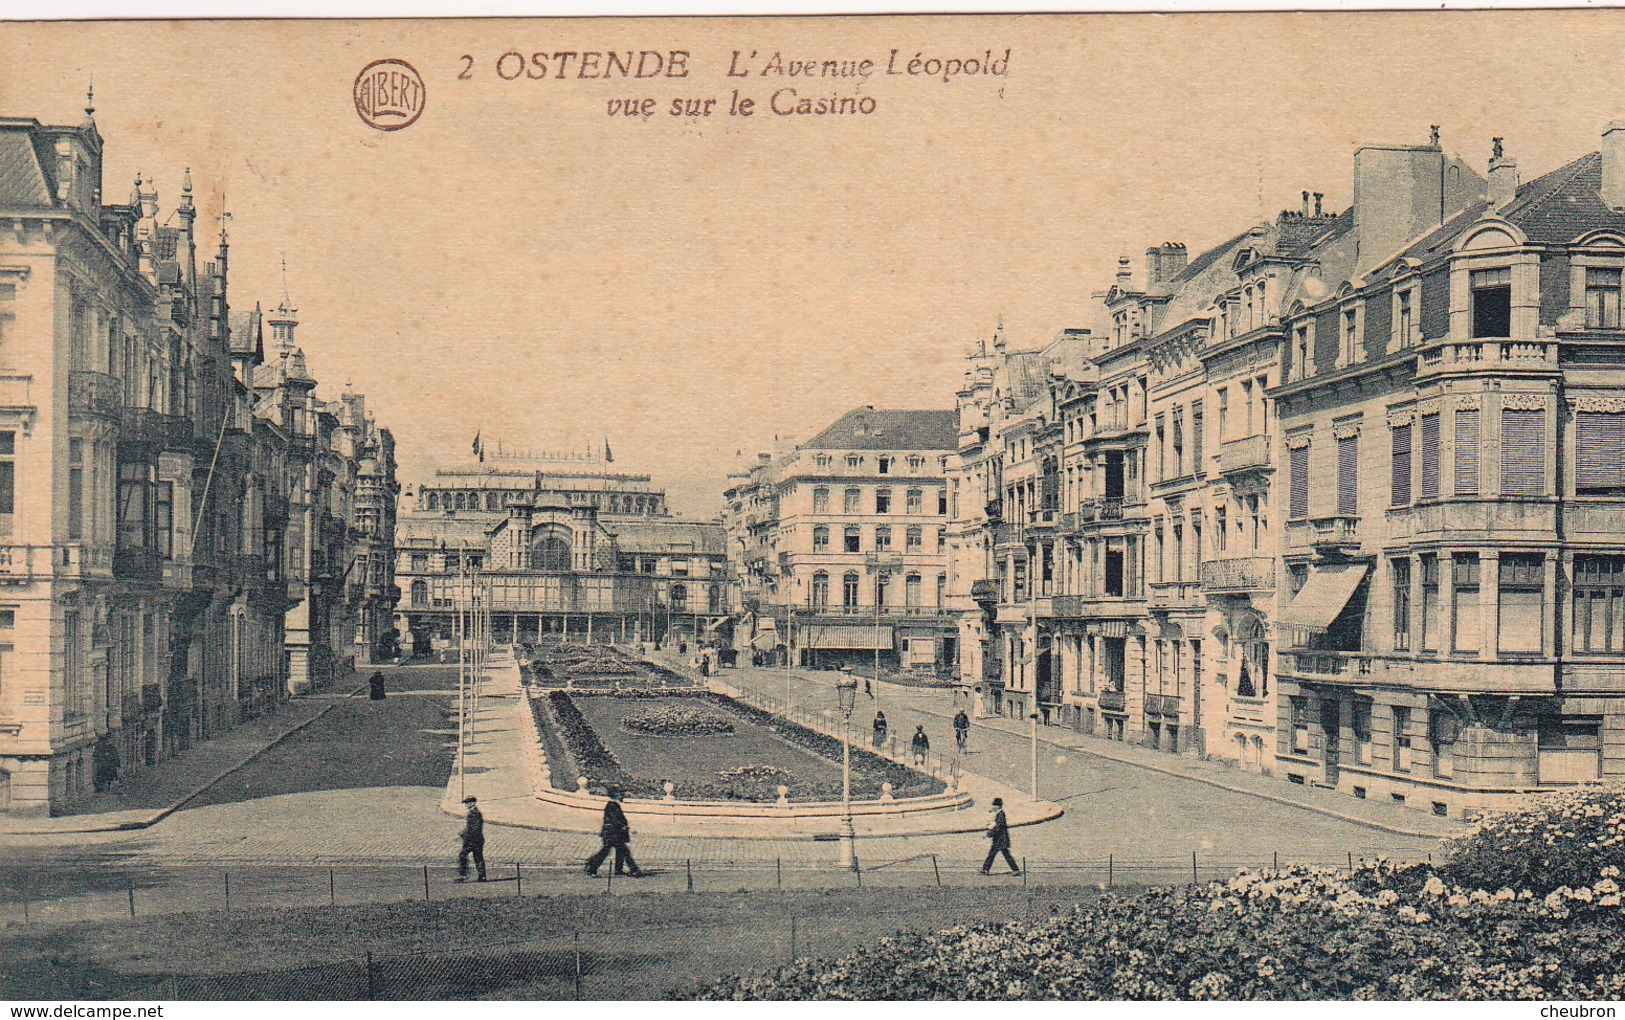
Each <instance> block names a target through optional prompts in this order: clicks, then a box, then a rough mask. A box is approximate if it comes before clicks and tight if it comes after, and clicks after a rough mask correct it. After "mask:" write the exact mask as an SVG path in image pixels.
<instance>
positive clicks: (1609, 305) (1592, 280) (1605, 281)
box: [1586, 269, 1620, 329]
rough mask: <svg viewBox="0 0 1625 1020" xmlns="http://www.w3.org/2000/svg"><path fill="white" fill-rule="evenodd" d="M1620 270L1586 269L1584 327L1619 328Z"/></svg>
mask: <svg viewBox="0 0 1625 1020" xmlns="http://www.w3.org/2000/svg"><path fill="white" fill-rule="evenodd" d="M1619 278H1620V271H1619V270H1618V269H1587V270H1586V328H1587V329H1618V328H1619V290H1620V279H1619Z"/></svg>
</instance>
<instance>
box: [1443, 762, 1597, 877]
mask: <svg viewBox="0 0 1625 1020" xmlns="http://www.w3.org/2000/svg"><path fill="white" fill-rule="evenodd" d="M1445 854H1446V857H1447V858H1448V863H1447V864H1446V865H1445V867H1444V869H1443V874H1444V876H1445V877H1446V878H1448V879H1450V880H1451V881H1453V882H1456V883H1458V884H1460V885H1464V886H1476V887H1479V888H1485V889H1497V888H1500V887H1502V886H1508V887H1511V888H1513V889H1529V890H1531V891H1532V892H1534V893H1535V894H1537V895H1542V896H1543V895H1545V894H1546V893H1549V892H1552V891H1553V890H1555V889H1558V888H1559V887H1561V886H1572V887H1579V886H1584V885H1587V884H1589V883H1590V882H1592V881H1593V880H1595V879H1596V878H1597V876H1598V874H1599V871H1600V869H1602V868H1603V867H1606V866H1608V865H1618V864H1621V863H1625V787H1622V786H1620V785H1618V784H1612V785H1608V786H1592V787H1584V788H1578V789H1574V790H1566V791H1563V792H1561V793H1548V794H1540V795H1538V796H1536V797H1531V798H1530V799H1529V800H1528V802H1527V803H1525V804H1524V805H1523V806H1522V807H1519V808H1515V809H1512V810H1508V811H1501V812H1496V813H1493V814H1491V815H1488V816H1486V817H1485V818H1483V819H1481V820H1480V821H1479V822H1478V823H1477V824H1476V825H1475V826H1474V827H1473V829H1472V830H1470V831H1469V832H1468V833H1467V834H1465V835H1463V836H1459V837H1457V838H1456V839H1453V840H1451V841H1450V842H1448V843H1446V844H1445Z"/></svg>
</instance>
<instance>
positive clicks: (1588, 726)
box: [1538, 716, 1602, 786]
mask: <svg viewBox="0 0 1625 1020" xmlns="http://www.w3.org/2000/svg"><path fill="white" fill-rule="evenodd" d="M1538 739H1539V742H1540V743H1539V755H1540V757H1539V768H1540V773H1539V782H1540V783H1541V785H1543V786H1553V785H1560V784H1568V783H1585V782H1590V781H1592V780H1596V779H1601V778H1602V720H1601V719H1599V718H1596V717H1595V716H1593V717H1590V718H1582V717H1575V716H1568V717H1562V716H1558V717H1547V718H1544V719H1542V720H1541V721H1540V736H1539V738H1538Z"/></svg>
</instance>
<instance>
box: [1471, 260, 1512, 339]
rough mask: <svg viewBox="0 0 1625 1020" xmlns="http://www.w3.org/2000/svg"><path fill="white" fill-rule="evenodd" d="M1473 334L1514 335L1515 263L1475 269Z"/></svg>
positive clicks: (1472, 277) (1485, 335)
mask: <svg viewBox="0 0 1625 1020" xmlns="http://www.w3.org/2000/svg"><path fill="white" fill-rule="evenodd" d="M1469 280H1470V289H1471V291H1472V302H1473V306H1472V312H1473V336H1474V337H1509V336H1511V335H1512V267H1511V266H1502V267H1500V268H1497V269H1475V270H1473V271H1472V274H1471V276H1470V277H1469Z"/></svg>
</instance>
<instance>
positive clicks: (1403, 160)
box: [1354, 138, 1486, 273]
mask: <svg viewBox="0 0 1625 1020" xmlns="http://www.w3.org/2000/svg"><path fill="white" fill-rule="evenodd" d="M1485 183H1486V182H1485V181H1484V179H1483V178H1481V177H1480V176H1479V175H1478V174H1477V173H1474V172H1473V170H1472V168H1471V167H1469V166H1466V165H1465V164H1463V163H1462V162H1461V161H1460V160H1459V159H1456V158H1455V157H1450V156H1446V155H1445V153H1444V150H1443V149H1442V148H1440V147H1439V145H1438V143H1437V140H1436V139H1435V138H1429V143H1428V144H1427V145H1369V146H1365V147H1364V148H1361V149H1359V150H1358V151H1356V152H1355V153H1354V225H1355V229H1356V231H1357V232H1358V233H1357V235H1356V236H1357V242H1356V243H1357V244H1358V246H1359V247H1358V256H1357V259H1356V263H1355V272H1356V273H1362V272H1365V271H1366V270H1368V269H1371V268H1374V267H1376V266H1378V265H1380V264H1381V263H1382V262H1384V261H1385V260H1387V259H1389V258H1391V257H1393V256H1394V255H1395V254H1397V253H1398V252H1399V251H1400V250H1401V249H1402V248H1403V247H1404V246H1405V245H1406V244H1408V243H1410V242H1411V241H1414V240H1416V239H1417V238H1418V237H1420V236H1422V235H1423V234H1424V233H1426V232H1427V231H1429V230H1432V229H1433V228H1434V227H1437V226H1438V225H1439V224H1440V223H1442V222H1444V220H1445V219H1447V218H1449V217H1450V216H1454V215H1455V214H1456V213H1458V212H1460V211H1461V210H1462V209H1464V208H1466V207H1467V205H1468V204H1469V203H1471V202H1475V201H1477V200H1478V198H1479V197H1480V196H1482V195H1483V194H1484V186H1485Z"/></svg>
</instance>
